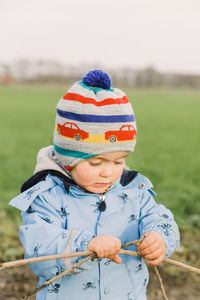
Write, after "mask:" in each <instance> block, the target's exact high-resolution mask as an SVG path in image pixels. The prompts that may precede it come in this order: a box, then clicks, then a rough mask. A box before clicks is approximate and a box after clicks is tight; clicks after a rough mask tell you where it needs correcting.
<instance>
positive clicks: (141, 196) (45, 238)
mask: <svg viewBox="0 0 200 300" xmlns="http://www.w3.org/2000/svg"><path fill="white" fill-rule="evenodd" d="M136 135H137V131H136V122H135V116H134V113H133V110H132V107H131V104H130V102H129V100H128V98H127V97H126V95H125V94H124V93H123V92H122V91H121V90H119V89H116V88H111V81H110V78H109V76H108V75H107V74H106V73H104V72H103V71H100V70H95V71H91V72H89V73H88V74H87V75H86V76H85V77H84V78H83V81H80V82H76V83H75V84H74V85H73V86H72V87H71V88H70V90H69V91H68V92H67V94H66V95H64V96H63V97H62V98H61V100H60V101H59V102H58V105H57V117H56V126H55V131H54V143H53V146H49V147H47V148H44V149H41V150H40V152H39V154H38V157H37V165H36V169H35V175H34V176H33V177H31V178H30V179H29V180H28V181H27V182H25V183H24V184H23V186H22V190H21V191H22V194H20V195H19V196H17V197H16V198H14V199H13V200H12V201H11V202H10V204H11V205H12V206H14V207H17V208H18V209H20V210H21V211H22V213H21V214H22V218H23V223H24V225H23V226H21V227H20V230H19V236H20V239H21V242H22V244H23V246H24V249H25V252H26V258H29V257H34V256H44V255H52V254H61V253H69V252H76V251H86V250H88V249H89V250H92V251H94V252H96V254H97V257H98V258H99V259H94V260H93V261H90V262H88V263H86V264H84V265H81V267H80V268H78V269H75V270H74V271H73V272H72V273H70V274H69V275H66V276H65V277H62V278H61V279H59V280H57V281H55V282H53V283H52V284H51V285H49V286H48V287H46V288H45V289H43V290H41V291H40V292H39V293H38V294H37V299H38V300H43V299H47V300H49V299H57V300H61V299H63V300H64V299H69V300H77V299H81V300H104V299H105V300H107V299H112V300H117V299H118V300H131V299H132V300H133V299H137V300H144V299H146V287H147V284H148V270H147V267H146V264H145V262H144V260H143V258H145V259H146V260H147V263H148V264H151V265H157V264H159V263H161V262H162V260H163V258H164V257H165V256H169V255H171V253H172V252H173V251H174V250H175V249H176V248H177V246H178V244H179V233H178V229H177V225H176V223H175V222H174V219H173V216H172V214H171V212H170V211H169V210H167V209H166V208H165V207H164V206H163V205H158V204H156V202H155V201H154V199H153V197H152V196H153V195H155V194H154V192H153V191H152V189H151V188H152V184H151V182H150V181H149V180H148V179H147V178H146V177H144V176H143V175H141V174H139V173H138V172H135V171H127V170H125V158H126V157H127V155H128V153H129V152H130V151H133V150H134V147H135V143H136ZM141 237H143V241H142V242H141V243H140V244H138V245H137V246H138V247H136V246H134V245H133V246H131V247H129V248H128V249H129V250H138V252H139V255H140V257H133V256H128V255H118V252H119V250H120V248H121V245H122V244H125V243H127V242H130V241H134V240H138V239H139V238H141ZM142 257H143V258H142ZM79 260H80V258H73V259H58V260H51V261H45V262H39V263H32V264H31V265H30V267H31V269H32V270H33V272H34V273H35V274H36V275H38V276H39V285H41V284H43V283H44V282H45V281H46V280H48V279H50V278H52V277H53V276H55V275H56V274H59V273H60V272H62V271H64V270H65V269H66V268H69V267H71V266H72V265H73V264H74V263H75V262H77V261H79Z"/></svg>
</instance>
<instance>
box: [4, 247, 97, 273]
mask: <svg viewBox="0 0 200 300" xmlns="http://www.w3.org/2000/svg"><path fill="white" fill-rule="evenodd" d="M92 253H93V252H92V251H84V252H74V253H65V254H56V255H47V256H40V257H34V258H25V259H19V260H13V261H9V262H5V263H2V264H0V270H2V269H5V268H13V267H18V266H23V265H27V264H31V263H34V262H40V261H46V260H53V259H61V258H68V257H80V256H88V255H90V254H92Z"/></svg>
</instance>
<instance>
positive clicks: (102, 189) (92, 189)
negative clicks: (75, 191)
mask: <svg viewBox="0 0 200 300" xmlns="http://www.w3.org/2000/svg"><path fill="white" fill-rule="evenodd" d="M108 187H109V186H108V185H106V186H102V187H99V186H92V187H90V188H88V189H87V190H88V191H89V192H92V193H95V194H103V193H105V191H106V190H107V189H108Z"/></svg>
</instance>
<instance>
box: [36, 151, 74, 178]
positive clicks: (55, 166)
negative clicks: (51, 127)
mask: <svg viewBox="0 0 200 300" xmlns="http://www.w3.org/2000/svg"><path fill="white" fill-rule="evenodd" d="M45 170H54V171H58V172H60V173H62V174H63V175H65V176H67V177H68V178H71V176H70V174H69V173H68V172H67V171H66V170H65V169H63V167H62V166H61V165H60V164H59V163H58V160H57V159H56V157H55V152H54V148H53V146H48V147H45V148H42V149H40V151H39V152H38V155H37V163H36V167H35V170H34V174H36V173H39V172H41V171H45Z"/></svg>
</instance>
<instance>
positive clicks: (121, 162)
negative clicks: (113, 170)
mask: <svg viewBox="0 0 200 300" xmlns="http://www.w3.org/2000/svg"><path fill="white" fill-rule="evenodd" d="M115 164H116V165H123V164H124V161H116V162H115Z"/></svg>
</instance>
